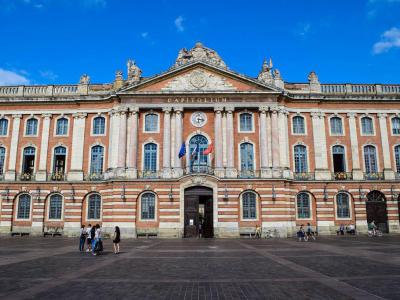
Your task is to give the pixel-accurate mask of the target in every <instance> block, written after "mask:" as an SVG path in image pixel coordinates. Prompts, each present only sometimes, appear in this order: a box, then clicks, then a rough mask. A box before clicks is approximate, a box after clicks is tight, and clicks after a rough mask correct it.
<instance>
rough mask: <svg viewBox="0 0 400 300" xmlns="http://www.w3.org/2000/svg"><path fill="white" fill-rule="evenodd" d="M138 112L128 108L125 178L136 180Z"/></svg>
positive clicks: (136, 109) (132, 107) (135, 108)
mask: <svg viewBox="0 0 400 300" xmlns="http://www.w3.org/2000/svg"><path fill="white" fill-rule="evenodd" d="M138 112H139V109H138V108H137V107H136V106H131V107H129V117H128V125H127V126H128V129H127V131H128V137H127V150H126V167H127V169H126V177H128V178H137V153H138V151H137V147H138Z"/></svg>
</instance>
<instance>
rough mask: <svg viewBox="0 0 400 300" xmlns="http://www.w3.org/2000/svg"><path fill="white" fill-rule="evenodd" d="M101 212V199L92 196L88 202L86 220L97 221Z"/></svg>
mask: <svg viewBox="0 0 400 300" xmlns="http://www.w3.org/2000/svg"><path fill="white" fill-rule="evenodd" d="M100 211H101V197H100V195H99V194H92V195H90V196H89V200H88V219H91V220H99V219H100Z"/></svg>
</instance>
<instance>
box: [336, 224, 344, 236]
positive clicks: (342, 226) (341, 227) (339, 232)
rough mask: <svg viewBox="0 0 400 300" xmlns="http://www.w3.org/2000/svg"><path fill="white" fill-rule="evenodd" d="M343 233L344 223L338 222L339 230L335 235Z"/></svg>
mask: <svg viewBox="0 0 400 300" xmlns="http://www.w3.org/2000/svg"><path fill="white" fill-rule="evenodd" d="M339 234H340V235H344V225H343V224H340V226H339V230H338V231H337V235H339Z"/></svg>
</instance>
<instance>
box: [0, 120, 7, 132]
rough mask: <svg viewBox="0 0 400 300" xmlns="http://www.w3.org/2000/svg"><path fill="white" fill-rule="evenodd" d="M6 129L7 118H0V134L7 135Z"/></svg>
mask: <svg viewBox="0 0 400 300" xmlns="http://www.w3.org/2000/svg"><path fill="white" fill-rule="evenodd" d="M7 130H8V120H7V119H1V120H0V135H7Z"/></svg>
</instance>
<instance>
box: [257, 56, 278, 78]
mask: <svg viewBox="0 0 400 300" xmlns="http://www.w3.org/2000/svg"><path fill="white" fill-rule="evenodd" d="M271 70H272V59H271V58H270V59H269V63H268V62H267V60H266V59H264V62H263V65H262V68H261V71H260V73H258V77H257V79H258V80H259V81H261V82H264V83H267V84H273V80H274V78H273V77H272V73H271Z"/></svg>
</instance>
